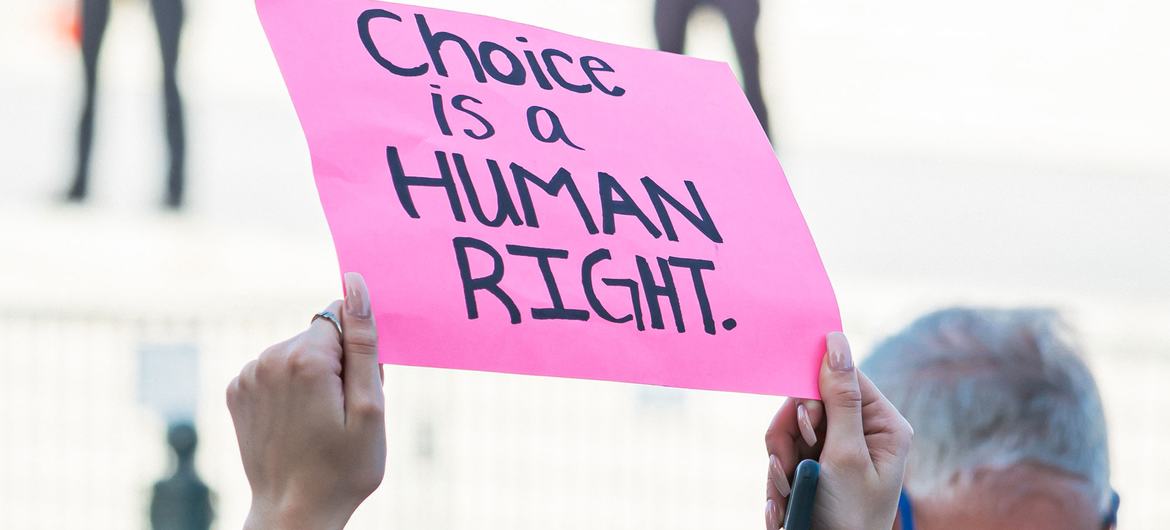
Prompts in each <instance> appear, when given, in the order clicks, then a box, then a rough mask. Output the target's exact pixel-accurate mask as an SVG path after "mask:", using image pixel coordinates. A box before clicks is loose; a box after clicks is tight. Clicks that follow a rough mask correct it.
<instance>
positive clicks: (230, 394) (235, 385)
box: [224, 376, 240, 409]
mask: <svg viewBox="0 0 1170 530" xmlns="http://www.w3.org/2000/svg"><path fill="white" fill-rule="evenodd" d="M224 394H225V395H226V397H227V405H228V408H229V409H231V408H235V406H236V403H238V402H239V400H240V378H239V376H236V377H234V378H232V381H231V382H230V383H228V386H227V390H226V391H225V392H224Z"/></svg>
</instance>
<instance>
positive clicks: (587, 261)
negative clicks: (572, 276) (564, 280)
mask: <svg viewBox="0 0 1170 530" xmlns="http://www.w3.org/2000/svg"><path fill="white" fill-rule="evenodd" d="M452 243H453V244H454V248H455V260H456V262H457V263H458V265H459V276H460V278H461V280H462V281H463V296H464V301H465V303H466V304H467V318H469V319H472V320H475V319H477V318H479V312H480V311H479V300H478V298H477V297H476V295H477V293H478V292H480V291H482V292H484V293H486V294H490V295H492V296H494V297H495V299H496V300H498V301H499V302H500V303H501V304H502V305H503V306H504V309H505V310H507V312H508V318H509V320H510V322H511V323H512V324H519V323H520V322H521V320H522V318H521V314H520V308H518V307H517V306H516V302H515V301H514V300H513V299H512V297H511V296H510V295H508V293H507V292H506V291H504V289H503V288H502V287H501V286H500V282H501V281H502V280H503V279H504V274H505V265H504V257H503V255H502V254H501V253H500V252H499V251H498V250H497V249H496V248H495V247H493V246H492V245H490V244H488V243H486V242H484V241H481V240H479V239H475V238H472V237H456V238H454V239H453V240H452ZM506 250H507V253H508V254H509V255H511V256H514V257H518V258H530V259H533V260H535V261H536V265H537V267H538V268H539V269H540V272H541V276H542V277H543V279H544V283H545V287H546V288H547V289H548V295H549V306H548V307H534V308H531V315H532V319H533V320H579V321H585V320H589V317H590V311H589V310H586V309H573V308H568V307H565V302H564V299H563V298H562V296H561V291H560V287H559V286H558V284H557V280H556V277H555V276H554V275H553V265H552V260H554V259H555V260H565V259H568V258H569V252H568V251H567V250H563V249H556V248H542V247H527V246H521V245H507V246H506ZM472 252H476V253H480V254H483V255H486V256H487V257H488V258H489V259H490V260H491V262H492V268H491V271H489V272H486V273H484V272H483V271H479V272H473V271H472V270H471V257H470V253H472ZM611 259H613V258H612V255H611V254H610V251H609V250H608V249H604V248H602V249H597V250H594V251H593V252H590V253H589V254H588V255H586V256H585V258H584V259H583V260H582V261H581V286H582V289H583V290H584V294H585V299H586V300H587V301H588V303H589V309H590V310H592V311H593V314H596V315H597V316H598V317H600V318H601V319H602V320H605V321H608V322H613V323H617V324H624V323H628V322H633V324H634V325H635V326H637V329H638V330H639V331H644V330H645V329H646V325H645V322H644V319H643V316H642V315H643V313H642V299H643V297H644V298H645V305H646V309H647V311H648V312H649V314H650V315H649V316H650V327H651V328H652V329H665V323H664V322H663V317H662V306H661V300H662V299H666V301H667V303H668V304H669V305H670V311H671V314H672V316H673V317H674V324H675V329H676V330H678V332H679V333H685V332H686V325H685V324H684V319H683V314H682V306H681V304H680V300H679V291H678V288H677V287H676V285H675V280H674V272H675V271H679V270H681V271H686V272H689V273H690V276H691V284H692V285H693V286H694V294H695V300H696V301H697V302H698V305H699V313H700V314H701V315H702V320H703V330H704V331H705V332H707V333H708V334H710V335H714V334H715V319H714V316H713V315H712V313H711V302H710V300H708V298H707V288H706V284H705V283H704V282H703V271H713V270H715V264H714V263H713V262H711V261H708V260H700V259H690V258H678V257H670V258H657V262H658V263H657V264H658V267H657V268H658V273H657V275H658V277H660V278H661V279H658V278H656V277H655V272H654V271H653V270H652V268H651V266H650V262H649V261H648V260H647V259H646V258H644V257H642V256H635V257H634V261H635V263H636V265H637V268H638V278H637V279H631V278H601V279H600V283H601V284H603V285H604V286H605V287H606V288H616V289H619V290H621V292H622V294H623V296H628V297H629V300H630V305H629V307H628V308H622V311H625V314H623V315H621V316H614V314H613V308H611V307H606V305H605V304H604V303H602V301H601V298H600V297H599V296H598V295H597V288H598V278H597V276H598V274H596V273H595V271H594V269H595V268H596V267H597V266H598V265H599V264H601V263H602V262H605V261H609V260H611ZM626 293H628V294H626ZM722 326H723V329H725V330H728V331H730V330H732V329H734V328H735V326H736V322H735V319H731V318H728V319H726V320H724V321H723V322H722Z"/></svg>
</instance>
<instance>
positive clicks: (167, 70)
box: [150, 0, 187, 208]
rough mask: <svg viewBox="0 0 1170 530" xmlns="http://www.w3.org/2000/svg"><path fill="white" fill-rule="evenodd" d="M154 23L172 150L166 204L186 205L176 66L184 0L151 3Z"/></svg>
mask: <svg viewBox="0 0 1170 530" xmlns="http://www.w3.org/2000/svg"><path fill="white" fill-rule="evenodd" d="M150 4H151V8H152V9H153V10H154V23H155V27H156V28H157V29H158V40H159V48H160V51H161V52H162V61H163V95H164V98H165V102H166V121H167V145H168V147H169V148H170V157H171V158H170V161H171V163H170V170H169V172H168V173H167V191H166V205H167V206H169V207H171V208H179V207H181V206H182V205H183V185H184V177H185V175H184V173H185V169H186V167H185V163H186V151H187V145H186V143H187V142H186V132H185V129H184V125H183V102H182V99H181V97H180V95H179V83H178V80H177V78H176V72H175V70H176V67H177V65H178V62H179V38H180V33H181V31H182V29H183V2H182V0H151V2H150Z"/></svg>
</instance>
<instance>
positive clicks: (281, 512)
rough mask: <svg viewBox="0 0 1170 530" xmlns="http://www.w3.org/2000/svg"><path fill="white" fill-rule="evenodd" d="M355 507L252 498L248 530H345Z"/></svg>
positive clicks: (297, 500) (245, 529)
mask: <svg viewBox="0 0 1170 530" xmlns="http://www.w3.org/2000/svg"><path fill="white" fill-rule="evenodd" d="M351 515H353V510H352V509H349V510H347V509H340V510H339V509H336V508H323V507H321V506H319V503H314V502H305V501H303V500H299V499H292V498H286V499H281V500H273V499H267V498H261V497H253V498H252V507H251V509H250V510H248V519H247V520H246V521H245V522H244V530H341V529H342V528H345V524H346V523H347V522H349V517H350V516H351Z"/></svg>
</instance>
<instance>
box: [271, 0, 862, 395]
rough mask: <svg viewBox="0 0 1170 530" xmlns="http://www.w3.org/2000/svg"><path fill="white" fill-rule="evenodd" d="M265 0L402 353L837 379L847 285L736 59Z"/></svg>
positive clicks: (346, 222) (769, 388)
mask: <svg viewBox="0 0 1170 530" xmlns="http://www.w3.org/2000/svg"><path fill="white" fill-rule="evenodd" d="M257 6H258V8H259V11H260V15H261V20H262V21H263V23H264V26H265V30H266V31H267V33H268V37H269V40H270V42H271V44H272V47H273V50H274V51H275V53H276V57H277V60H278V62H279V64H280V66H281V71H282V73H283V74H284V77H285V81H286V83H287V85H288V87H289V91H290V93H291V94H292V97H293V102H294V104H295V106H296V108H297V112H298V115H299V116H300V119H301V124H302V126H303V127H304V129H305V136H306V138H307V140H308V143H309V150H310V153H311V155H312V159H313V169H314V174H315V176H316V179H317V185H318V190H319V192H320V195H321V202H322V204H323V205H324V207H325V211H326V214H327V217H328V219H329V223H330V227H331V228H332V232H333V236H334V242H335V243H336V245H337V249H338V257H339V260H340V262H341V264H342V267H343V268H344V269H346V270H360V271H362V272H363V273H364V274H365V275H366V278H367V280H368V281H369V286H370V291H371V296H372V298H373V300H374V302H375V303H374V307H375V312H376V316H377V320H378V322H379V330H380V331H381V332H382V335H383V336H394V337H395V338H396V339H395V341H394V343H393V345H392V346H389V347H386V348H383V349H382V351H381V352H380V353H381V359H382V360H383V361H384V362H389V363H396V364H406V365H417V366H435V367H446V368H461V369H472V370H487V371H497V372H510V373H521V374H536V375H553V376H563V377H580V378H590V379H604V380H614V381H630V382H639V383H650V384H661V385H670V386H680V387H689V388H703V389H716V390H734V391H742V392H757V393H769V394H786V395H794V396H802V397H816V396H817V385H816V374H817V368H818V366H819V360H820V352H822V351H823V349H824V338H823V337H824V332H825V331H826V330H834V329H839V328H840V320H839V316H838V313H837V307H836V301H835V299H834V297H833V292H832V288H831V286H830V285H829V282H828V278H827V277H826V275H825V271H824V268H823V267H822V265H821V262H820V259H819V257H818V256H817V252H816V248H815V246H814V245H813V242H812V238H811V237H810V235H809V233H808V229H807V227H806V226H805V223H804V219H803V217H802V216H801V214H800V211H799V209H798V208H797V206H796V202H795V200H794V199H793V197H792V194H791V192H790V190H789V189H788V186H787V184H786V183H785V180H784V175H783V172H782V171H781V169H780V166H779V164H778V163H777V162H776V159H775V156H774V154H773V153H772V150H771V147H770V144H769V142H768V140H767V138H766V137H765V135H764V133H763V131H762V130H761V129H760V126H759V124H758V122H757V121H756V119H755V116H754V114H753V113H752V111H751V108H750V106H749V105H748V104H747V102H746V100H745V99H744V97H743V95H742V93H741V92H740V90H739V88H738V85H737V83H736V81H735V78H734V76H733V75H732V74H731V72H730V69H729V68H727V66H726V65H725V64H721V63H713V62H710V61H702V60H697V59H691V58H687V57H683V56H678V55H673V54H666V53H660V52H654V51H649V50H640V49H634V48H627V47H622V46H615V45H609V44H603V43H598V42H594V41H589V40H585V39H579V38H574V37H569V36H566V35H562V34H558V33H555V32H551V31H547V30H543V29H540V28H535V27H531V26H525V25H520V24H514V23H510V22H505V21H500V20H495V19H490V18H486V17H479V16H473V15H466V14H461V13H452V12H447V11H440V10H435V9H426V8H419V7H411V6H405V5H399V4H390V3H384V2H376V1H371V0H338V1H332V0H331V1H325V0H305V1H301V2H281V1H278V0H258V1H257ZM381 299H386V300H395V301H396V304H395V306H394V307H390V306H386V305H383V306H379V305H378V304H377V301H378V300H381Z"/></svg>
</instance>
